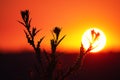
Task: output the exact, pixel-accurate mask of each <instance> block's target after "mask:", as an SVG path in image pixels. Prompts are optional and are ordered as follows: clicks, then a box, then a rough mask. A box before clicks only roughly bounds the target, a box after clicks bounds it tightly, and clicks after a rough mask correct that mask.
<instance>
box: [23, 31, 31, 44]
mask: <svg viewBox="0 0 120 80" xmlns="http://www.w3.org/2000/svg"><path fill="white" fill-rule="evenodd" d="M24 33H25V35H26V38H27V40H28V43H30V44H31V45H32V40H31V39H30V37H29V35H28V34H27V32H26V31H25V30H24Z"/></svg>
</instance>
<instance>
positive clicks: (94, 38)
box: [82, 28, 106, 52]
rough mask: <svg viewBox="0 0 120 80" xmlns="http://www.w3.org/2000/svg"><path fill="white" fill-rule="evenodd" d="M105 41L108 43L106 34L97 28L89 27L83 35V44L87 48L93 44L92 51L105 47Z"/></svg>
mask: <svg viewBox="0 0 120 80" xmlns="http://www.w3.org/2000/svg"><path fill="white" fill-rule="evenodd" d="M105 43H106V37H105V34H104V33H103V32H102V31H101V30H99V29H97V28H91V29H88V30H87V31H85V33H84V34H83V36H82V44H83V46H84V48H85V49H86V50H87V49H88V48H89V47H90V45H91V46H92V50H91V52H98V51H100V50H101V49H103V48H104V46H105Z"/></svg>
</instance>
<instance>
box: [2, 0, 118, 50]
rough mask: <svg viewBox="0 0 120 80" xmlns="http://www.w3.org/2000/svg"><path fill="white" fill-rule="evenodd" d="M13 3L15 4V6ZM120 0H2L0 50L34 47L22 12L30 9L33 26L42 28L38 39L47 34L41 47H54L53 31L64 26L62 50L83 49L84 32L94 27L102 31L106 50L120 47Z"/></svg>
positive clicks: (59, 47) (60, 48) (47, 48)
mask: <svg viewBox="0 0 120 80" xmlns="http://www.w3.org/2000/svg"><path fill="white" fill-rule="evenodd" d="M13 3H15V4H14V5H13ZM119 3H120V0H109V1H108V0H25V1H24V0H1V1H0V9H1V13H0V50H3V51H6V50H13V51H14V50H21V49H26V48H27V49H32V48H31V46H30V45H29V44H28V43H27V40H26V37H25V34H24V31H23V30H24V27H23V26H22V25H21V24H19V23H18V22H17V20H20V21H21V20H22V19H21V16H20V11H21V10H25V9H29V11H30V18H32V21H31V25H32V26H33V27H34V26H35V27H37V28H38V29H41V31H40V32H39V34H38V35H37V37H36V39H35V40H36V42H37V40H38V39H39V38H40V37H42V36H45V39H44V40H43V42H42V43H41V47H42V48H44V49H46V50H50V39H51V38H52V34H51V30H52V29H53V28H54V27H55V26H59V27H61V29H62V31H61V33H60V35H61V36H62V35H66V37H65V38H64V40H63V41H62V42H61V43H60V45H59V46H58V50H63V52H64V51H68V52H71V51H77V52H79V49H80V44H81V41H82V35H83V34H84V32H85V31H86V30H87V29H89V28H91V26H93V27H96V28H98V29H100V30H102V31H103V32H104V34H105V36H106V39H107V41H106V45H105V47H104V48H103V49H102V50H105V51H109V50H112V51H119V50H120V37H119V30H120V22H119V21H120V5H119Z"/></svg>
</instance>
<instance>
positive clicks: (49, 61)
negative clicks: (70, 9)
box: [18, 10, 100, 80]
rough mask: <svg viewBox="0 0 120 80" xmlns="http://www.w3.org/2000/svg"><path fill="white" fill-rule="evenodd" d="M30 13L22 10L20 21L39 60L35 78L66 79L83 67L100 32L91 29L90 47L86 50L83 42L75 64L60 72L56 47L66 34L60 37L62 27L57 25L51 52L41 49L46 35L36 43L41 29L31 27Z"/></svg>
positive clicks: (35, 66)
mask: <svg viewBox="0 0 120 80" xmlns="http://www.w3.org/2000/svg"><path fill="white" fill-rule="evenodd" d="M29 13H30V12H29V10H24V11H21V17H22V20H23V21H18V22H19V23H20V24H22V25H23V26H24V27H25V29H26V30H24V33H25V35H26V38H27V41H28V43H29V44H30V45H31V46H32V47H33V49H34V51H35V56H36V59H37V62H38V64H37V65H36V64H35V65H34V68H35V70H36V72H37V75H38V77H35V78H34V79H33V80H65V79H66V78H67V77H68V76H69V75H70V74H72V73H75V72H76V71H77V70H78V69H80V68H81V66H82V61H83V58H84V56H85V55H86V54H87V53H89V52H90V51H91V50H92V49H94V48H93V46H92V44H93V43H94V42H95V41H96V40H97V38H98V37H99V35H100V34H99V33H96V32H95V31H94V30H91V36H92V39H93V41H92V42H90V46H89V48H88V49H87V50H85V48H84V45H83V44H82V43H81V47H80V53H79V56H78V58H77V59H76V61H75V62H74V64H73V65H71V66H69V67H68V68H67V69H66V71H63V69H60V70H59V72H57V71H56V69H57V68H59V65H60V64H61V62H59V54H58V53H57V51H56V49H57V46H58V45H59V44H60V42H61V41H62V40H63V39H64V38H65V36H66V35H64V36H63V37H61V38H60V39H59V35H60V32H61V28H59V27H55V28H54V29H53V30H52V35H53V39H51V40H50V43H51V52H50V53H48V52H47V51H46V50H41V46H40V44H41V42H42V41H43V39H44V36H43V37H42V38H40V39H39V41H37V44H35V36H36V35H37V34H38V32H39V31H40V30H37V28H36V27H31V18H30V15H29ZM43 58H44V59H43Z"/></svg>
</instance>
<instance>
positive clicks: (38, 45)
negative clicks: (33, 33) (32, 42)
mask: <svg viewBox="0 0 120 80" xmlns="http://www.w3.org/2000/svg"><path fill="white" fill-rule="evenodd" d="M44 38H45V36H44V37H42V38H41V39H40V40H39V41H38V43H37V48H39V47H40V43H41V42H42V40H43V39H44Z"/></svg>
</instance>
